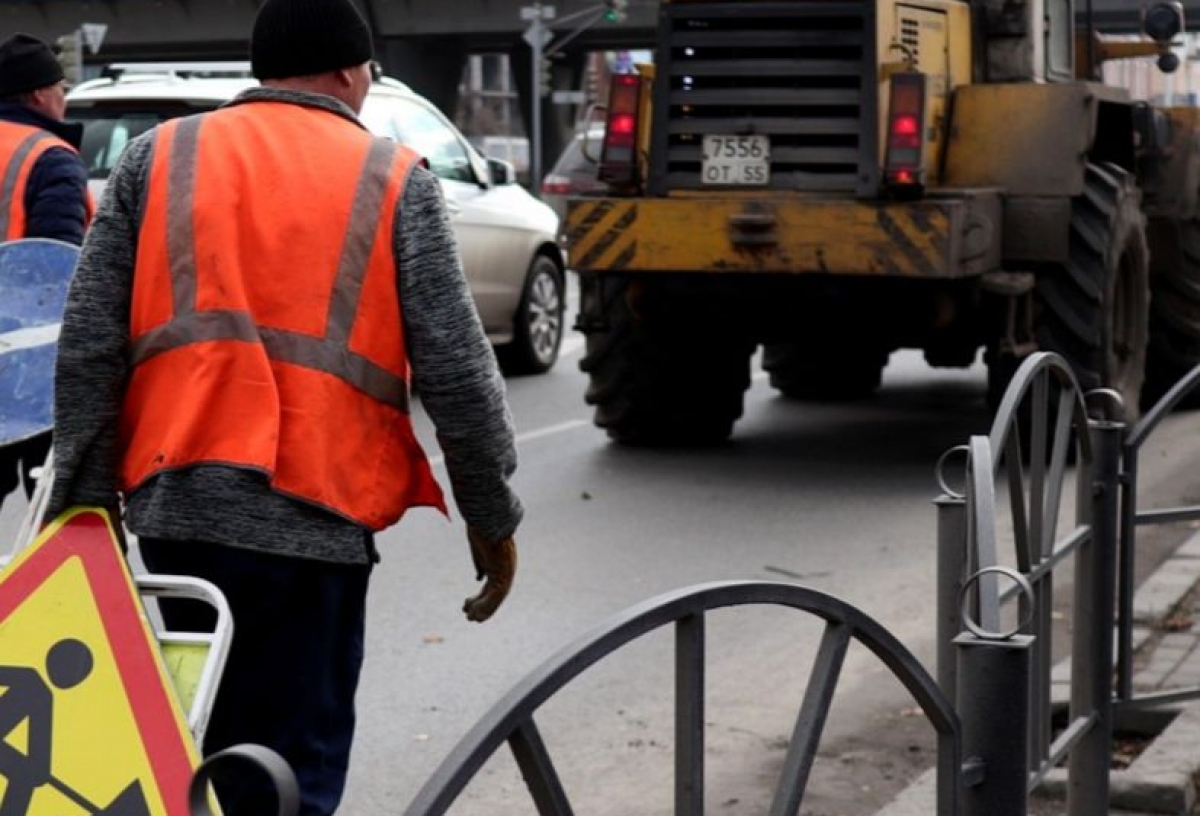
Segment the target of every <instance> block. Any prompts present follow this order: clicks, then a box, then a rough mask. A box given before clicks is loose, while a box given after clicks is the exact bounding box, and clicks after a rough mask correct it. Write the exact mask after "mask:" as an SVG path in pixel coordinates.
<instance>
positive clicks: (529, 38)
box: [521, 2, 555, 192]
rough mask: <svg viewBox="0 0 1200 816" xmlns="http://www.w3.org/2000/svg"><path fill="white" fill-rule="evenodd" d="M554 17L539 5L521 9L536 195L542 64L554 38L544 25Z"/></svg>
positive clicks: (531, 166) (548, 8) (531, 168)
mask: <svg viewBox="0 0 1200 816" xmlns="http://www.w3.org/2000/svg"><path fill="white" fill-rule="evenodd" d="M554 13H555V9H554V6H546V5H543V4H542V3H540V2H539V3H534V4H533V5H531V6H522V7H521V19H522V20H528V21H529V28H527V29H526V30H525V34H524V39H525V42H527V43H529V48H530V52H531V54H532V59H531V61H530V63H531V64H530V69H529V79H530V88H529V130H530V133H529V188H530V189H531V190H534V191H535V192H536V191H537V189H538V187H539V185H540V184H541V182H542V98H543V97H542V91H543V88H542V60H543V58H544V57H545V56H546V42H547V41H548V40H549V39H550V38H551V37H552V36H554V35H553V34H552V33H551V31H550V28H549V26H547V25H546V22H545V21H546V20H553V19H554ZM545 90H547V91H548V90H549V89H545Z"/></svg>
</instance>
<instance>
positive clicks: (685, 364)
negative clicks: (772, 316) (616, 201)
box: [579, 278, 754, 447]
mask: <svg viewBox="0 0 1200 816" xmlns="http://www.w3.org/2000/svg"><path fill="white" fill-rule="evenodd" d="M598 297H600V299H601V308H602V312H603V316H604V323H605V324H606V326H605V327H604V328H599V327H596V328H592V329H590V330H589V332H588V335H587V346H586V351H585V353H584V356H583V359H582V360H581V361H580V364H579V367H580V368H581V369H583V371H585V372H587V374H588V387H587V391H586V392H585V394H584V399H585V400H586V402H587V403H588V404H589V405H593V406H595V409H596V410H595V416H594V418H595V423H596V425H598V426H599V427H601V428H604V429H605V431H607V432H608V435H609V437H610V438H611V439H613V440H614V441H616V442H620V443H622V444H627V445H645V446H671V447H693V446H704V445H712V444H716V443H719V442H723V441H724V440H726V439H728V438H729V435H730V434H731V433H732V432H733V425H734V422H736V421H737V420H738V418H739V417H741V415H742V407H743V400H744V397H745V392H746V389H747V388H749V387H750V357H751V354H752V352H753V350H754V345H753V343H751V342H750V341H749V340H747V339H744V338H742V337H740V336H738V334H737V332H736V331H722V329H721V327H722V325H724V323H723V322H722V320H721V315H720V313H719V310H718V309H717V306H716V304H715V303H714V304H705V303H703V302H693V303H690V304H683V303H680V302H677V301H676V300H674V299H673V298H672V297H670V296H668V293H667V292H665V291H663V289H662V288H661V287H659V286H657V285H656V284H655V283H654V282H640V281H639V282H636V283H630V282H629V281H627V280H623V279H616V278H612V279H604V280H602V281H600V287H599V293H598ZM710 307H711V308H710Z"/></svg>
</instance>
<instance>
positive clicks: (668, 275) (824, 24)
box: [566, 0, 1200, 445]
mask: <svg viewBox="0 0 1200 816" xmlns="http://www.w3.org/2000/svg"><path fill="white" fill-rule="evenodd" d="M1076 12H1077V10H1076V9H1075V8H1074V6H1073V2H1072V0H978V2H970V3H968V2H962V1H961V0H921V1H920V2H919V3H917V2H912V3H909V2H903V0H663V2H662V4H661V10H660V20H659V26H658V37H657V48H656V51H655V58H654V65H653V66H649V65H646V66H638V71H637V73H635V74H629V75H620V76H616V77H613V80H612V85H611V94H610V98H609V100H608V105H607V109H606V129H605V136H604V140H603V144H602V146H601V148H600V156H599V165H598V173H599V177H600V179H601V180H602V181H604V182H605V183H606V184H607V191H606V192H605V194H603V195H601V196H594V197H579V198H576V199H573V200H572V201H571V202H570V203H569V209H568V216H567V223H566V236H567V244H568V249H569V253H570V262H571V265H572V266H573V268H574V269H576V270H577V271H578V272H579V275H580V280H581V283H582V290H581V291H582V302H581V310H580V316H579V321H578V324H577V328H579V329H580V330H582V331H583V332H584V333H585V334H586V336H587V350H586V354H585V356H584V358H583V360H582V363H581V365H582V367H583V369H584V370H585V371H586V372H587V373H588V375H589V384H588V388H587V393H586V400H587V402H588V403H590V404H592V405H594V406H595V421H596V424H597V425H599V426H600V427H602V428H604V429H605V430H606V431H607V432H608V434H609V436H610V437H612V438H613V439H615V440H617V441H621V442H628V443H634V444H666V445H672V444H674V445H691V444H705V443H712V442H716V441H720V440H723V439H725V438H726V437H728V436H729V434H730V433H731V431H732V428H733V424H734V423H735V422H736V420H737V419H738V418H739V417H740V416H741V413H742V405H743V396H744V392H745V390H746V389H747V387H748V386H749V383H750V364H751V358H752V357H753V355H754V353H755V350H756V349H757V348H758V347H760V346H761V347H762V364H763V367H764V368H765V369H766V371H767V372H768V373H769V375H770V381H771V383H772V385H773V386H774V387H775V388H777V389H778V390H779V391H780V392H781V393H782V394H784V395H786V396H788V397H792V398H795V399H800V400H843V399H854V398H859V397H863V396H866V395H869V394H871V393H872V392H873V391H874V390H875V388H876V387H877V386H878V385H879V382H880V374H881V371H882V370H883V367H884V365H885V364H886V362H887V360H888V357H889V355H890V354H891V352H892V351H894V350H896V349H900V348H915V349H922V350H923V352H924V356H925V359H926V360H927V361H928V362H929V363H930V364H931V365H933V366H954V367H965V366H969V365H972V364H973V363H974V362H975V361H976V360H977V359H978V356H979V353H980V350H981V349H982V350H983V354H984V359H985V361H986V363H987V366H988V372H989V378H988V379H989V382H988V395H989V398H990V399H991V400H992V401H993V403H994V402H995V401H996V400H998V398H999V396H1000V395H1001V394H1002V393H1003V390H1004V388H1005V386H1006V385H1007V383H1008V381H1009V380H1010V379H1011V377H1012V374H1013V372H1014V371H1015V369H1016V366H1017V365H1019V363H1020V361H1021V359H1022V358H1023V357H1024V356H1026V355H1028V354H1029V353H1031V352H1032V351H1034V350H1037V349H1043V350H1051V351H1056V352H1058V353H1060V354H1062V355H1063V356H1064V357H1065V358H1066V359H1067V360H1068V361H1069V362H1070V363H1071V365H1072V367H1073V369H1074V371H1075V373H1076V375H1077V376H1078V378H1079V380H1080V383H1081V385H1082V386H1083V387H1084V388H1085V389H1091V388H1098V387H1105V388H1111V389H1115V390H1116V391H1117V392H1119V393H1120V394H1121V396H1122V397H1123V398H1124V402H1125V411H1126V416H1127V417H1133V416H1136V413H1137V411H1138V408H1139V405H1140V404H1141V403H1142V401H1143V400H1144V399H1149V398H1152V397H1153V396H1157V395H1159V394H1161V393H1162V392H1163V391H1164V390H1165V389H1166V388H1168V387H1169V386H1170V384H1171V383H1172V382H1174V381H1175V380H1176V379H1177V378H1178V377H1179V376H1180V375H1182V374H1183V373H1184V372H1186V371H1187V370H1189V369H1190V368H1191V367H1192V366H1193V365H1195V364H1196V363H1200V220H1198V219H1200V209H1198V202H1197V191H1198V190H1200V138H1198V123H1197V116H1196V112H1195V111H1194V110H1192V109H1190V108H1187V109H1185V108H1178V109H1177V108H1161V107H1154V106H1152V105H1149V104H1146V103H1143V102H1137V101H1134V100H1133V99H1132V98H1131V97H1130V95H1129V93H1128V92H1127V91H1126V90H1125V89H1124V88H1121V87H1116V86H1115V85H1111V84H1105V83H1104V82H1103V81H1101V79H1100V76H1101V74H1102V71H1101V66H1102V65H1103V64H1104V62H1105V61H1106V60H1114V59H1123V58H1126V57H1132V56H1138V55H1157V56H1158V58H1159V59H1158V65H1159V68H1161V69H1162V70H1165V71H1171V70H1174V69H1175V68H1176V67H1177V66H1178V59H1177V58H1176V57H1175V55H1174V53H1173V43H1174V42H1175V40H1176V38H1177V37H1178V36H1179V35H1180V34H1181V33H1182V32H1183V30H1184V20H1183V8H1182V6H1181V5H1180V4H1178V3H1176V2H1170V1H1169V0H1155V3H1154V5H1151V6H1149V7H1147V8H1145V9H1144V10H1143V11H1142V24H1143V29H1144V32H1145V35H1146V36H1144V37H1140V38H1138V39H1137V41H1118V40H1117V39H1116V38H1112V37H1102V36H1100V35H1098V34H1097V33H1095V32H1094V31H1093V30H1091V28H1090V27H1089V26H1077V24H1076ZM1080 14H1081V16H1083V15H1082V10H1080ZM1088 16H1089V17H1090V14H1089V15H1088Z"/></svg>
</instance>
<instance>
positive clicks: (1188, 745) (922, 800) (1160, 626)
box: [876, 533, 1200, 816]
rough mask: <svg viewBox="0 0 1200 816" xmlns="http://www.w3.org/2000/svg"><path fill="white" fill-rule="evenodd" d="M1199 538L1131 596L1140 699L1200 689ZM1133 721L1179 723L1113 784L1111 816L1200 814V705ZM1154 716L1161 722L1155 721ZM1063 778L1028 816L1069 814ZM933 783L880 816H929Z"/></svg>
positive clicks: (1064, 686)
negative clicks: (1169, 716) (1198, 779)
mask: <svg viewBox="0 0 1200 816" xmlns="http://www.w3.org/2000/svg"><path fill="white" fill-rule="evenodd" d="M1198 584H1200V533H1195V534H1193V535H1192V537H1191V538H1189V539H1188V540H1186V541H1185V542H1184V543H1183V544H1182V545H1180V546H1179V547H1178V548H1177V549H1176V550H1175V552H1174V553H1173V554H1172V555H1171V557H1170V558H1168V559H1167V560H1166V561H1164V562H1163V563H1162V565H1161V566H1160V567H1159V568H1158V569H1157V570H1156V571H1155V572H1154V573H1153V574H1152V575H1151V576H1150V577H1149V578H1148V579H1146V581H1144V582H1143V583H1142V585H1141V586H1140V587H1139V588H1138V590H1137V592H1136V593H1135V595H1134V603H1133V607H1134V608H1133V618H1134V633H1133V635H1134V648H1135V650H1136V653H1135V658H1134V673H1133V686H1134V693H1135V694H1146V693H1150V692H1157V691H1168V690H1175V689H1186V688H1193V687H1197V686H1200V587H1198ZM1069 679H1070V661H1063V662H1062V663H1060V664H1058V665H1057V666H1056V667H1055V669H1054V671H1053V673H1052V675H1051V682H1052V683H1053V689H1052V692H1051V694H1052V697H1053V699H1054V700H1056V701H1059V700H1061V701H1065V700H1067V699H1068V697H1069V694H1068V682H1069ZM1148 711H1149V713H1148V714H1140V715H1132V714H1131V715H1130V716H1129V719H1130V720H1131V721H1134V720H1139V719H1140V720H1143V721H1146V720H1152V719H1158V720H1160V721H1161V720H1162V719H1165V718H1166V715H1164V714H1162V713H1160V712H1178V715H1177V716H1175V717H1174V719H1172V720H1171V721H1170V723H1169V724H1168V725H1167V726H1166V727H1165V728H1164V729H1162V730H1161V731H1159V732H1158V733H1157V734H1156V735H1155V736H1153V737H1152V738H1150V739H1149V740H1148V741H1146V742H1144V744H1142V745H1141V746H1140V748H1141V750H1140V752H1139V753H1138V755H1137V756H1136V758H1134V759H1133V761H1132V762H1131V763H1130V764H1129V766H1128V767H1127V768H1124V769H1122V770H1114V771H1113V772H1112V775H1111V777H1110V784H1111V787H1110V802H1111V805H1112V810H1111V811H1110V813H1109V814H1108V816H1151V814H1154V816H1163V815H1166V816H1193V814H1198V813H1200V802H1198V801H1197V796H1196V781H1195V780H1196V777H1197V775H1198V774H1200V700H1196V701H1192V702H1188V703H1184V704H1176V705H1175V706H1174V707H1167V706H1163V707H1161V709H1158V710H1155V709H1150V710H1148ZM1156 714H1157V717H1156V716H1155V715H1156ZM1066 779H1067V777H1066V771H1065V770H1059V769H1055V770H1052V771H1051V772H1050V773H1049V775H1048V776H1047V778H1046V780H1045V781H1044V782H1043V785H1042V789H1041V791H1042V792H1041V793H1039V794H1037V795H1036V796H1035V797H1034V799H1033V800H1031V802H1030V808H1029V812H1030V813H1031V814H1038V816H1061V814H1063V813H1064V812H1065V788H1066ZM935 789H936V775H935V772H934V771H928V772H926V773H925V774H923V775H922V776H920V777H919V778H918V779H917V780H916V781H915V782H914V783H913V784H912V785H910V786H909V787H908V788H906V789H905V790H904V791H902V792H901V793H900V795H899V796H897V797H896V798H895V799H894V800H893V801H892V802H891V803H890V804H888V805H886V806H885V807H884V808H883V809H881V810H880V811H878V812H877V814H876V816H917V814H921V815H922V816H927V814H928V812H929V803H930V802H932V801H933V791H934V790H935Z"/></svg>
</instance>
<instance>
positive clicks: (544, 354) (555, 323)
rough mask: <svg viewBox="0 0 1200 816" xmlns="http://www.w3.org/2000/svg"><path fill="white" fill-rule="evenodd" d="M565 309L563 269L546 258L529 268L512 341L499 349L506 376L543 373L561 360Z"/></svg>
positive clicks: (539, 257) (514, 323) (543, 257)
mask: <svg viewBox="0 0 1200 816" xmlns="http://www.w3.org/2000/svg"><path fill="white" fill-rule="evenodd" d="M565 306H566V297H565V289H564V282H563V273H562V270H560V269H559V268H558V265H557V264H556V263H554V261H553V260H552V259H550V258H548V257H546V256H545V255H538V256H537V257H536V258H534V259H533V263H532V264H530V266H529V274H528V275H527V276H526V277H525V290H524V291H523V292H522V294H521V303H520V305H519V306H518V307H517V314H516V318H515V319H514V320H513V340H512V342H511V343H509V344H507V345H505V346H502V347H500V348H499V349H497V355H498V357H499V359H500V366H501V368H502V369H503V370H504V373H505V374H542V373H544V372H546V371H549V370H550V368H551V367H552V366H553V365H554V363H555V361H556V360H558V349H559V346H561V345H562V336H563V312H564V309H565Z"/></svg>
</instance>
